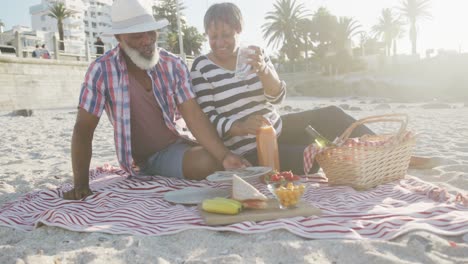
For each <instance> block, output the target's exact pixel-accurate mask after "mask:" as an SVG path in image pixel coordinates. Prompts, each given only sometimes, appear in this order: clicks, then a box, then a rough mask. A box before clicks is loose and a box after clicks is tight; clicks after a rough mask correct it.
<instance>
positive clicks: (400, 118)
mask: <svg viewBox="0 0 468 264" xmlns="http://www.w3.org/2000/svg"><path fill="white" fill-rule="evenodd" d="M378 122H398V123H401V126H400V129H399V130H398V133H397V138H398V139H401V137H403V133H404V132H405V130H406V127H407V125H408V115H407V114H386V115H377V116H370V117H366V118H363V119H359V120H357V121H355V122H354V123H352V124H351V125H350V126H349V127H348V128H347V129H346V130H345V131H344V132H343V134H342V135H341V136H340V142H345V141H346V140H347V139H348V138H349V136H350V135H351V133H353V131H354V129H355V128H356V127H358V126H360V125H362V124H366V123H378Z"/></svg>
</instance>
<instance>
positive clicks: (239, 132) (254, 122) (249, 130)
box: [229, 115, 270, 136]
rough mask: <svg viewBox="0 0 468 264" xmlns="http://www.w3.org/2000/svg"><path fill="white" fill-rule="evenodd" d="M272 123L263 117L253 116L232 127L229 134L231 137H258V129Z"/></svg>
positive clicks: (237, 122) (239, 121)
mask: <svg viewBox="0 0 468 264" xmlns="http://www.w3.org/2000/svg"><path fill="white" fill-rule="evenodd" d="M269 123H270V121H268V119H266V118H265V117H263V116H262V115H252V116H249V117H248V118H247V119H244V120H237V121H236V122H234V123H233V124H232V126H231V129H230V130H229V133H230V134H231V136H245V135H256V134H257V129H258V128H260V127H261V126H263V125H264V124H269Z"/></svg>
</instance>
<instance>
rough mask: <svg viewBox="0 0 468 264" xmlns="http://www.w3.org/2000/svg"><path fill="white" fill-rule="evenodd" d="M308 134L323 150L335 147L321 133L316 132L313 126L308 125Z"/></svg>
mask: <svg viewBox="0 0 468 264" xmlns="http://www.w3.org/2000/svg"><path fill="white" fill-rule="evenodd" d="M305 130H306V132H307V134H309V135H310V136H311V137H312V138H313V139H314V141H315V143H317V145H318V146H319V147H321V148H325V147H330V146H334V145H335V144H333V143H332V142H331V141H330V140H328V139H327V138H326V137H324V136H322V135H320V133H319V132H317V130H315V129H314V128H313V127H312V126H310V125H308V126H307V127H306V128H305Z"/></svg>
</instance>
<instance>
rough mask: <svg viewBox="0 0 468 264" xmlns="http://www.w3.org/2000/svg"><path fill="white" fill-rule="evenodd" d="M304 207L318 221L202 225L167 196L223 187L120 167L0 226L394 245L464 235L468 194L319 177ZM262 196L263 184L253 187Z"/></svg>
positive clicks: (43, 196) (33, 204)
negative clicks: (264, 235) (405, 239)
mask: <svg viewBox="0 0 468 264" xmlns="http://www.w3.org/2000/svg"><path fill="white" fill-rule="evenodd" d="M307 181H309V182H311V183H313V184H312V185H313V187H311V188H308V189H307V192H306V193H305V194H304V198H305V200H306V201H308V202H310V203H311V204H313V205H314V206H316V207H318V208H320V209H321V210H322V215H321V216H320V217H317V216H311V217H294V218H288V219H277V220H270V221H261V222H257V223H255V222H242V223H237V224H231V225H226V226H215V227H213V226H206V225H205V224H204V223H203V220H202V219H201V217H200V215H199V213H198V211H197V208H196V206H184V205H174V204H171V203H169V202H166V201H165V200H164V199H163V195H164V193H166V192H168V191H172V190H176V189H181V188H184V187H206V186H210V187H219V188H229V185H228V184H225V183H216V182H209V181H199V182H195V181H188V180H178V179H170V178H165V177H153V178H152V179H151V180H150V181H142V180H139V179H135V178H128V175H127V174H125V172H123V171H122V170H120V169H116V168H112V167H102V168H97V169H96V170H92V171H91V189H93V191H94V194H93V195H92V196H89V197H87V198H85V199H84V200H82V201H68V200H63V199H62V198H61V196H62V194H63V192H64V191H67V190H70V189H71V186H70V185H69V184H67V185H64V186H62V187H60V188H58V189H57V190H42V191H36V192H33V193H29V194H27V195H25V196H23V197H21V198H20V199H18V200H16V201H12V202H8V203H6V204H3V205H2V206H1V207H0V225H2V226H7V227H12V228H15V229H19V230H24V231H31V230H34V228H35V227H38V226H40V225H41V224H44V225H48V226H57V227H62V228H65V229H68V230H73V231H80V232H104V233H111V234H133V235H167V234H174V233H178V232H181V231H184V230H188V229H207V230H219V231H233V232H238V233H245V234H252V233H261V232H268V231H270V230H277V229H286V230H288V231H290V232H292V233H294V234H296V235H299V236H302V237H305V238H312V239H331V238H334V239H382V240H389V239H393V238H395V237H397V236H399V235H401V234H404V233H406V232H409V231H412V230H426V231H429V232H433V233H435V234H440V235H463V234H466V233H468V204H467V197H466V196H461V195H460V196H454V195H451V194H449V193H447V192H444V191H443V190H441V189H437V188H436V187H434V186H433V185H431V184H429V183H426V182H423V181H421V180H418V179H416V178H414V177H411V176H408V177H406V178H405V179H403V180H401V181H399V182H393V183H389V184H385V185H381V186H378V187H377V188H375V189H372V190H369V191H364V192H357V191H355V190H354V189H352V188H349V187H336V186H335V187H330V186H327V184H326V179H325V178H323V177H322V176H320V175H318V174H316V175H312V177H310V178H308V179H307ZM254 185H255V186H256V187H257V188H258V189H259V190H260V191H262V192H264V193H268V191H267V189H266V187H265V185H263V184H261V183H254Z"/></svg>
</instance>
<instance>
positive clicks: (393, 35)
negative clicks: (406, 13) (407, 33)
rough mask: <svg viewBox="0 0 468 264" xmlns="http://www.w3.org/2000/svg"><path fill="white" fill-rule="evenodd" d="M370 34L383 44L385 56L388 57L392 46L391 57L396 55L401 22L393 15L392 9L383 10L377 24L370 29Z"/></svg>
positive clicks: (401, 27)
mask: <svg viewBox="0 0 468 264" xmlns="http://www.w3.org/2000/svg"><path fill="white" fill-rule="evenodd" d="M372 33H373V34H374V35H375V37H377V38H380V39H381V40H382V41H383V42H384V43H385V53H386V54H387V56H390V51H391V48H392V45H393V55H396V39H397V38H399V37H401V36H402V34H403V22H402V21H401V19H400V18H399V17H396V16H395V15H394V14H393V12H392V9H390V8H384V9H382V16H381V17H380V18H379V23H378V24H377V25H374V26H373V27H372Z"/></svg>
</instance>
